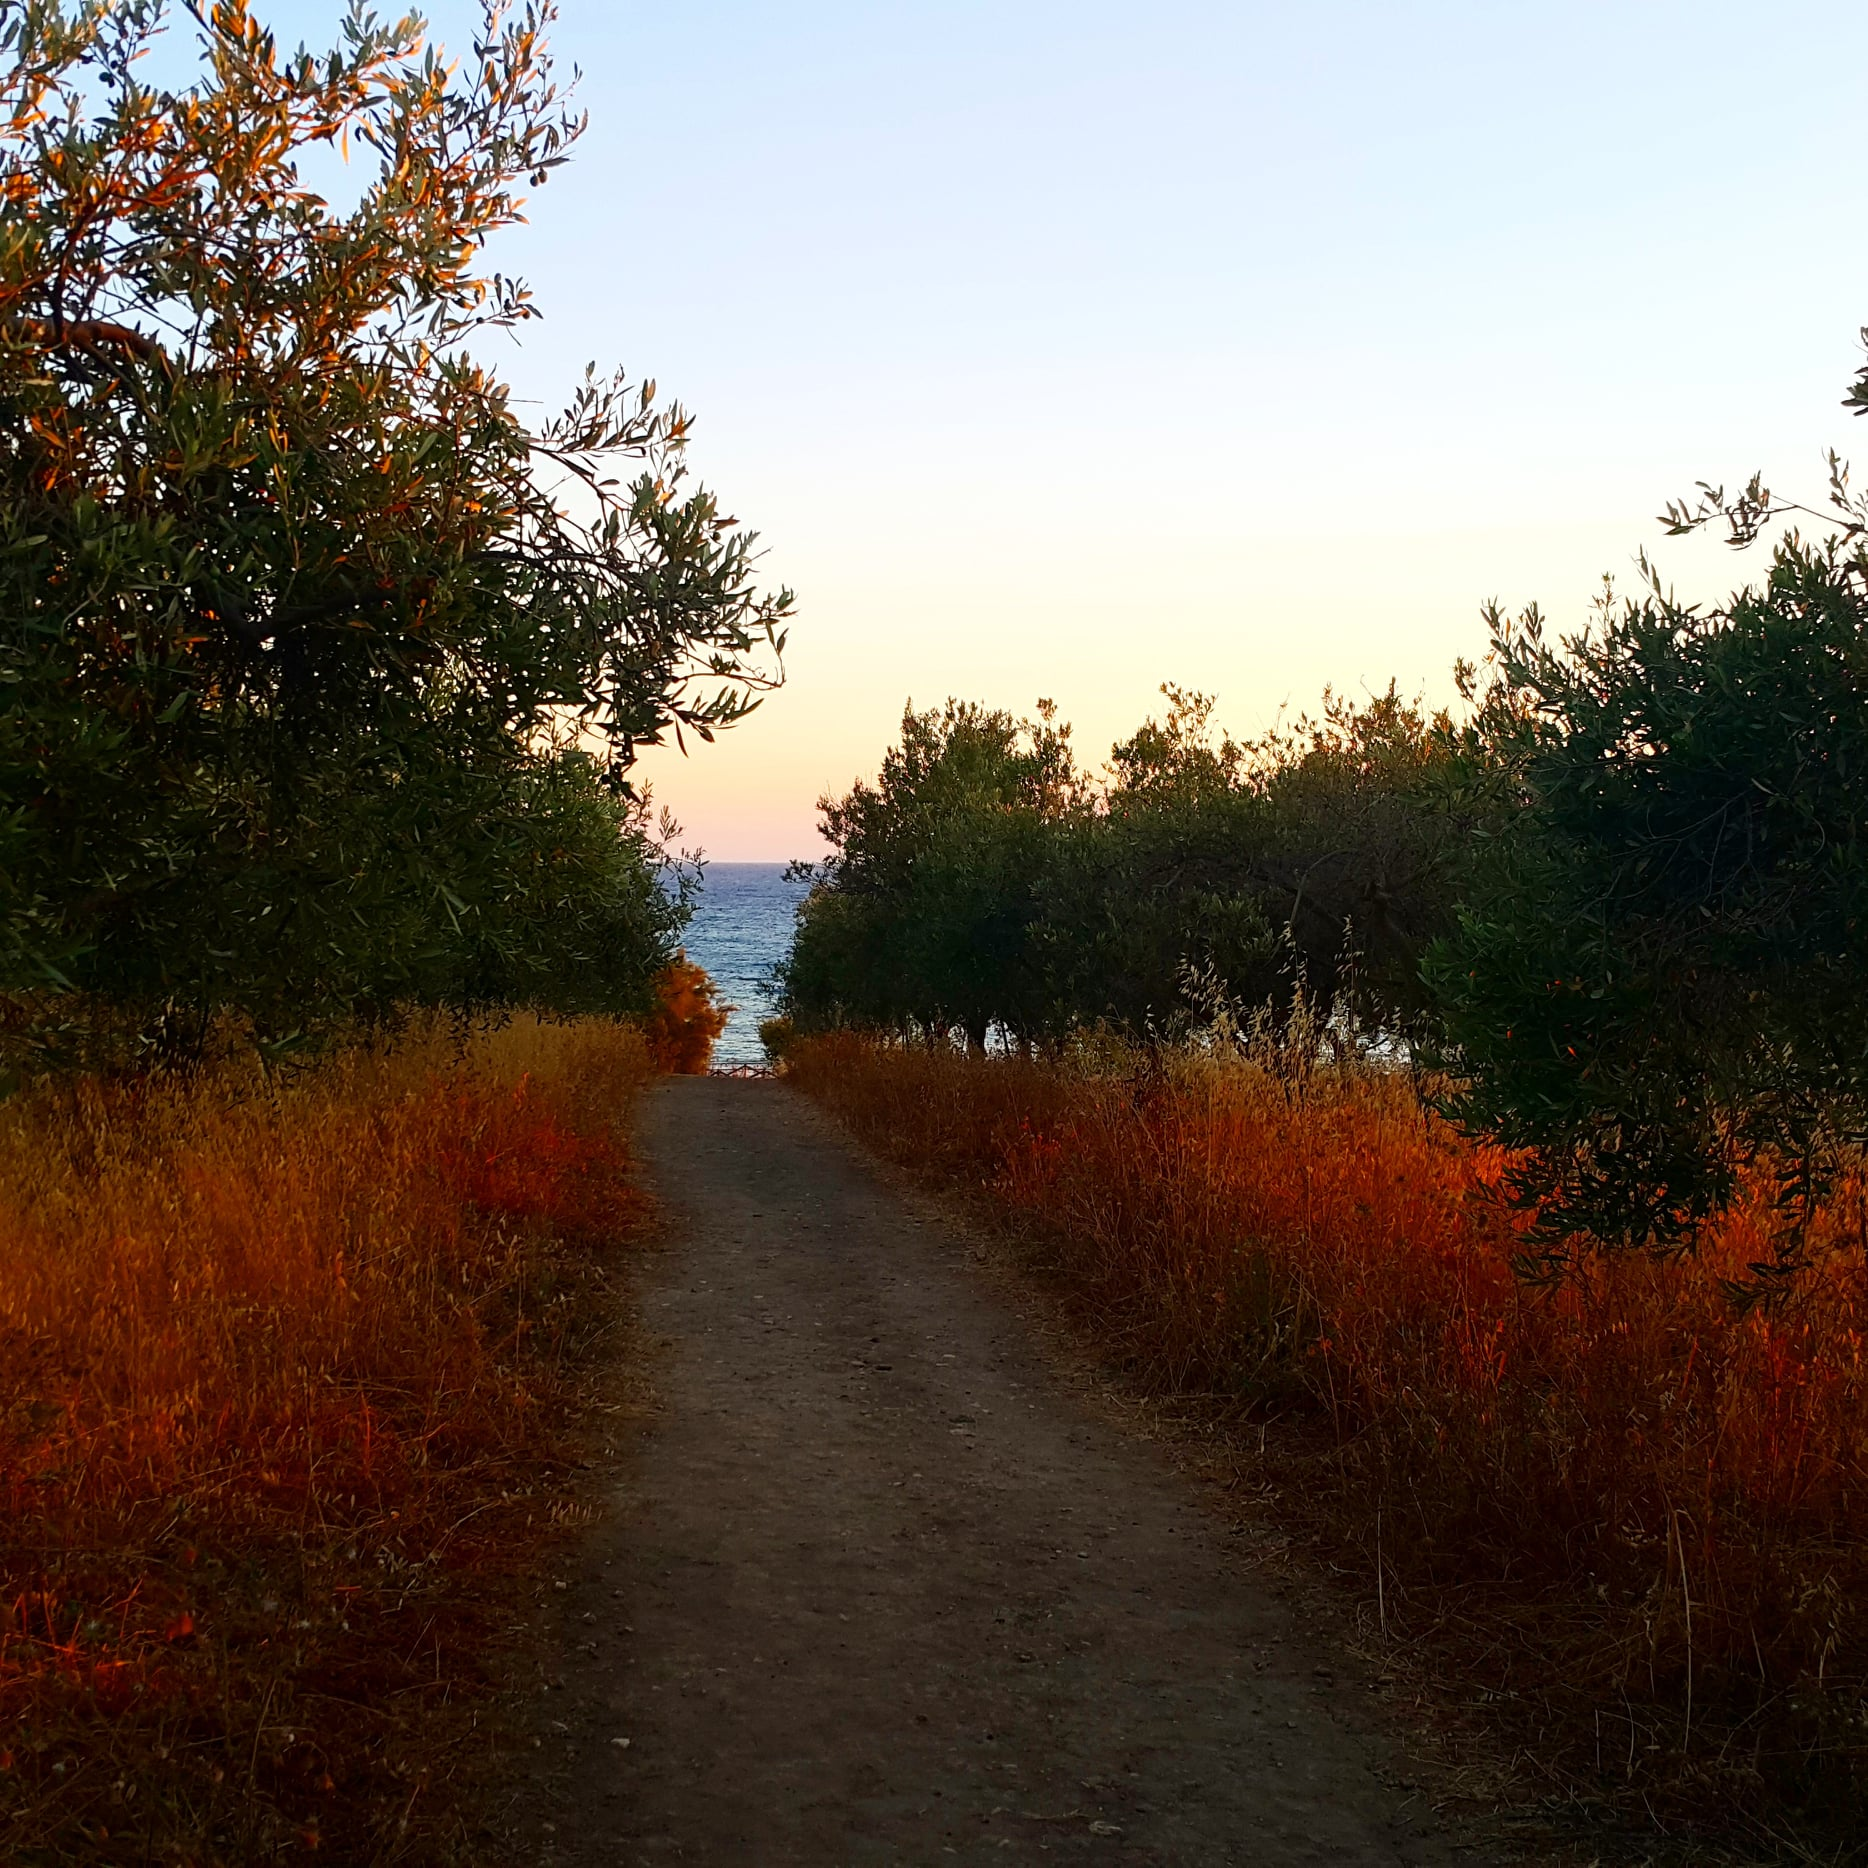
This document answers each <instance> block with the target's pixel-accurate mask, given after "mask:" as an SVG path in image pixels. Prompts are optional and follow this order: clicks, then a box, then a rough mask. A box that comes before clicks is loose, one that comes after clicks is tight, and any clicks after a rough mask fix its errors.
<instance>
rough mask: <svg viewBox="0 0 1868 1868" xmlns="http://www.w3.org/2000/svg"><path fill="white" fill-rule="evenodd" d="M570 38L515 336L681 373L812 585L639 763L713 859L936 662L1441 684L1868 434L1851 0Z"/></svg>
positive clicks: (1856, 33) (828, 770)
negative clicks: (560, 121)
mask: <svg viewBox="0 0 1868 1868" xmlns="http://www.w3.org/2000/svg"><path fill="white" fill-rule="evenodd" d="M257 11H258V12H259V13H260V15H261V17H263V18H265V19H267V20H268V21H269V22H270V23H272V24H274V25H275V26H276V28H277V30H278V31H279V34H280V36H281V37H282V38H284V39H287V40H296V39H297V38H299V37H301V36H302V37H305V38H307V39H309V40H311V41H312V42H314V43H320V42H323V43H328V42H329V40H330V39H331V37H332V36H333V33H332V22H334V20H335V19H336V17H337V13H338V8H337V6H336V4H335V0H332V3H330V4H319V3H318V0H277V3H276V4H272V5H270V6H269V5H267V4H265V0H260V3H259V5H258V7H257ZM428 12H429V17H430V19H431V20H432V22H433V24H434V28H435V34H436V37H437V38H439V39H440V40H441V41H442V42H443V43H444V44H451V45H455V46H459V47H461V48H462V49H465V47H466V45H467V44H468V41H469V37H470V34H471V30H472V25H473V21H474V18H475V12H474V10H473V9H471V8H470V7H468V6H465V5H462V4H459V3H458V0H445V3H443V4H437V5H434V6H432V7H431V8H429V9H428ZM552 39H553V43H554V45H555V47H556V48H557V51H558V54H559V57H560V60H561V62H562V64H563V65H564V66H565V67H566V68H567V73H568V67H569V66H571V65H572V64H575V65H577V66H579V67H581V70H582V77H581V80H580V83H579V89H578V96H579V99H580V101H581V103H582V105H583V106H584V107H585V108H586V109H587V110H588V111H589V114H590V120H591V121H590V129H589V132H588V134H587V136H586V138H585V139H584V141H583V143H582V144H581V145H580V147H579V149H578V151H577V154H576V156H575V158H574V160H573V162H572V164H571V166H570V167H569V168H568V169H566V170H563V171H560V173H559V174H558V175H557V176H555V177H554V178H553V179H552V180H551V181H550V183H549V184H548V185H547V186H546V187H544V188H543V189H541V190H540V191H539V192H538V194H537V195H536V196H535V197H534V199H533V201H532V203H531V205H530V208H529V210H528V224H527V225H526V226H525V227H523V228H520V229H515V230H513V231H512V232H511V233H509V234H507V235H504V236H502V237H501V241H500V243H499V245H498V248H497V251H496V252H495V254H494V255H493V256H492V257H493V261H494V263H496V264H497V265H498V266H499V267H500V268H501V269H502V270H507V271H513V272H518V273H520V274H522V275H523V276H525V277H526V278H527V279H528V280H529V282H530V283H531V285H532V287H533V289H534V292H535V294H536V298H537V302H538V304H539V306H540V307H541V309H542V311H543V313H544V317H543V320H542V322H539V323H535V324H532V325H531V326H529V327H528V328H527V330H526V332H525V334H524V338H523V342H522V344H521V345H520V346H519V347H517V348H501V349H497V350H495V351H494V352H493V353H491V354H492V360H493V361H495V362H496V363H497V364H498V365H499V366H500V367H501V368H503V369H504V370H505V371H506V372H507V374H508V375H509V378H510V380H511V381H512V382H513V383H514V385H515V388H516V390H517V391H518V392H519V393H520V394H521V395H522V396H524V397H527V398H531V399H535V400H536V401H537V402H539V403H540V404H544V405H550V406H554V407H555V406H556V405H557V404H558V403H559V402H561V401H562V400H563V398H564V396H565V395H566V394H567V393H568V391H569V389H570V387H571V385H572V384H573V382H574V381H575V379H576V378H577V376H578V375H579V374H580V373H581V371H582V369H583V366H584V365H585V363H586V362H588V361H593V360H594V361H596V362H598V363H599V364H600V365H602V366H604V367H605V368H608V367H611V366H614V365H619V364H620V365H623V366H626V367H627V368H628V369H629V370H631V371H632V372H635V373H638V374H641V375H645V376H652V377H654V378H655V379H656V381H657V382H658V384H659V385H660V387H661V390H662V392H663V393H664V395H669V396H674V397H678V398H679V400H681V401H682V402H683V403H684V404H686V405H687V406H688V407H689V408H690V409H691V410H693V411H694V413H695V415H696V417H697V424H696V430H695V440H694V444H693V448H692V460H693V465H694V467H695V469H696V471H697V473H698V475H699V476H700V477H701V478H702V479H704V480H705V481H706V482H707V483H708V484H709V485H711V486H713V487H715V488H716V489H717V490H718V492H719V493H720V494H721V496H722V498H723V500H724V502H725V504H726V506H727V508H728V510H730V511H732V512H734V513H735V514H737V515H738V516H739V517H740V518H741V519H742V520H743V521H744V522H745V523H746V524H747V525H748V526H750V527H751V528H753V529H754V530H756V531H757V532H758V533H759V535H760V540H761V546H762V548H763V550H764V552H765V556H764V558H763V560H762V563H761V575H762V578H763V579H764V580H765V581H766V582H767V583H768V584H771V585H778V584H785V585H789V586H790V587H792V588H793V589H794V590H795V591H796V593H797V618H796V623H795V626H794V628H793V631H792V646H791V652H790V654H789V656H788V679H787V683H786V686H785V687H784V689H783V690H782V691H780V692H779V693H777V694H775V695H774V696H772V697H771V698H770V699H768V700H767V701H766V702H765V704H764V705H763V706H762V707H761V709H760V710H759V712H758V713H757V714H755V715H754V716H753V717H752V718H751V719H750V720H749V721H747V722H746V723H744V724H743V725H741V726H739V727H737V728H735V729H734V730H733V731H732V732H731V733H730V734H727V735H725V736H723V737H722V738H721V740H720V741H719V742H718V743H716V744H715V745H713V746H701V747H698V748H696V749H694V751H693V753H692V756H689V757H683V756H682V755H681V754H679V753H678V752H676V751H675V750H674V749H673V748H672V747H671V748H668V749H666V750H657V751H653V752H651V753H649V754H648V755H647V756H646V757H645V759H644V762H643V776H645V777H646V778H647V779H648V780H649V782H650V783H651V784H652V785H653V786H654V788H655V792H656V795H657V798H658V800H659V801H660V802H662V803H664V804H666V805H668V806H670V807H671V808H672V809H673V811H674V812H675V814H676V815H677V817H678V818H679V819H680V820H681V822H682V824H683V826H684V829H685V832H686V841H688V842H689V843H691V844H695V845H698V846H699V847H701V848H704V849H705V850H706V852H707V853H708V854H709V855H710V856H712V857H713V858H715V859H717V860H728V861H731V860H766V859H779V858H789V857H793V856H811V855H814V854H817V853H818V852H819V851H820V850H821V848H822V845H821V842H820V840H819V838H818V837H817V834H816V809H815V804H816V800H817V798H818V797H819V796H820V795H821V794H823V793H824V792H826V791H835V792H841V791H842V790H844V789H846V788H847V787H848V786H849V784H850V783H851V781H852V780H854V779H855V778H857V777H859V776H866V775H870V774H873V772H874V770H875V768H876V765H877V763H878V761H879V759H880V756H881V754H882V751H883V749H884V748H885V746H886V745H887V744H888V743H889V741H890V740H891V739H892V738H893V736H894V734H895V732H896V730H897V728H898V725H899V721H900V718H901V712H902V708H903V706H904V704H905V703H906V702H908V701H910V700H912V702H913V703H914V704H915V705H916V706H927V705H932V704H936V703H938V702H939V701H941V700H942V699H944V698H945V697H947V696H948V695H950V694H951V695H958V696H963V697H966V698H972V699H978V700H983V701H986V702H989V703H991V704H993V705H996V706H1003V707H1007V708H1010V709H1012V710H1014V711H1021V712H1024V711H1029V710H1030V709H1031V707H1032V706H1033V704H1034V703H1035V702H1036V701H1037V699H1038V698H1039V697H1040V696H1044V697H1048V698H1051V699H1054V700H1055V701H1056V702H1057V703H1058V706H1059V708H1060V709H1061V711H1062V713H1063V714H1064V716H1065V717H1066V718H1067V719H1070V720H1072V721H1073V722H1074V723H1075V726H1076V734H1077V741H1078V745H1079V747H1080V749H1081V751H1082V752H1083V753H1084V754H1085V755H1086V756H1087V758H1088V759H1089V762H1090V763H1091V764H1093V765H1094V764H1096V763H1099V762H1100V760H1101V758H1102V757H1103V756H1104V754H1106V752H1107V749H1108V747H1109V745H1110V743H1111V742H1112V741H1113V740H1115V739H1116V738H1118V737H1120V736H1124V735H1126V734H1127V733H1128V732H1129V731H1130V730H1132V729H1133V727H1134V726H1135V725H1136V724H1138V723H1139V721H1140V720H1141V719H1142V718H1143V717H1144V715H1146V714H1147V713H1148V712H1149V711H1150V710H1151V708H1152V709H1154V710H1155V711H1159V706H1160V701H1159V695H1158V688H1159V686H1160V684H1161V683H1162V682H1164V681H1173V682H1176V683H1178V684H1180V685H1182V686H1190V687H1195V688H1199V689H1202V690H1204V691H1206V692H1208V693H1210V694H1213V695H1214V696H1216V697H1217V700H1218V703H1219V705H1218V718H1219V720H1220V721H1221V722H1223V723H1224V724H1225V725H1226V726H1227V727H1229V728H1230V729H1232V730H1233V731H1234V732H1235V733H1239V734H1248V733H1255V732H1258V731H1261V730H1262V729H1263V728H1265V727H1266V726H1268V725H1270V724H1271V723H1272V722H1273V721H1274V720H1276V719H1277V718H1279V717H1280V716H1281V715H1284V716H1287V717H1288V715H1290V714H1292V713H1296V712H1301V711H1302V710H1304V709H1305V708H1307V707H1309V708H1314V707H1315V705H1316V704H1317V702H1318V700H1319V697H1320V696H1321V694H1322V691H1323V689H1324V688H1325V686H1326V685H1329V686H1333V687H1335V688H1336V689H1337V690H1338V691H1347V692H1349V693H1351V694H1355V693H1359V692H1362V691H1364V690H1365V689H1380V688H1383V687H1385V686H1386V685H1387V683H1388V681H1389V680H1390V679H1391V678H1392V679H1396V680H1398V681H1399V682H1400V684H1401V686H1402V688H1403V689H1404V690H1406V691H1408V692H1410V693H1413V692H1418V693H1420V694H1422V695H1424V696H1425V697H1426V698H1427V699H1429V700H1430V701H1435V702H1438V701H1443V700H1446V699H1448V698H1450V696H1451V692H1452V682H1451V669H1452V665H1453V663H1454V661H1455V659H1456V658H1457V657H1459V656H1462V655H1463V656H1468V657H1477V656H1478V655H1480V654H1482V653H1483V650H1484V646H1485V637H1484V630H1483V626H1482V624H1481V621H1480V611H1481V607H1482V605H1483V604H1484V603H1485V602H1486V601H1487V600H1488V599H1494V598H1495V599H1498V600H1499V601H1501V602H1503V603H1505V604H1506V605H1507V606H1508V607H1511V608H1514V609H1515V608H1517V607H1519V606H1521V605H1523V604H1525V603H1528V602H1531V601H1533V600H1535V601H1536V602H1538V603H1539V604H1540V605H1541V606H1542V607H1543V608H1544V610H1545V612H1546V614H1548V615H1550V616H1551V617H1553V618H1554V619H1555V620H1556V621H1557V622H1558V623H1560V624H1563V625H1566V626H1580V625H1581V624H1582V623H1583V622H1584V621H1585V619H1586V617H1587V614H1588V610H1589V605H1590V602H1591V599H1592V598H1593V596H1594V595H1595V593H1596V591H1597V590H1598V589H1599V588H1600V580H1601V578H1602V576H1603V575H1604V574H1605V573H1607V574H1612V575H1614V576H1615V577H1616V578H1617V579H1618V580H1619V581H1620V582H1621V583H1622V584H1623V585H1624V586H1628V587H1631V586H1632V583H1633V575H1634V560H1635V556H1636V553H1637V552H1638V551H1639V550H1640V549H1641V548H1642V547H1643V546H1646V547H1648V548H1649V550H1650V551H1651V552H1652V553H1653V555H1654V556H1655V557H1656V559H1657V560H1658V562H1659V564H1660V566H1661V568H1662V570H1663V572H1664V573H1665V574H1666V575H1667V576H1668V577H1669V578H1671V579H1672V580H1674V581H1675V583H1676V584H1677V586H1678V588H1679V589H1680V590H1681V591H1682V592H1683V593H1685V594H1687V595H1689V596H1694V597H1698V598H1706V599H1710V598H1715V597H1718V596H1720V595H1723V594H1724V593H1725V592H1726V591H1727V590H1729V589H1730V588H1731V587H1732V586H1733V585H1734V584H1735V583H1737V582H1740V581H1742V580H1743V579H1744V578H1745V577H1746V576H1748V575H1756V574H1757V573H1758V572H1759V571H1760V570H1761V569H1762V564H1761V562H1760V561H1759V560H1758V559H1757V558H1756V557H1755V556H1754V557H1752V558H1738V559H1735V558H1734V557H1733V556H1732V554H1731V553H1730V552H1729V551H1728V550H1727V549H1726V548H1724V547H1723V546H1721V545H1719V544H1717V543H1716V542H1714V541H1697V540H1696V541H1684V542H1681V541H1676V542H1668V541H1665V540H1663V539H1661V537H1660V527H1659V526H1658V525H1657V524H1656V523H1655V520H1654V515H1655V514H1656V513H1658V512H1659V511H1660V509H1661V507H1662V505H1663V504H1664V503H1665V501H1666V500H1667V499H1668V498H1670V497H1674V496H1677V495H1679V494H1681V493H1684V492H1686V491H1688V490H1690V489H1691V487H1692V486H1693V483H1694V482H1695V481H1697V480H1700V479H1711V480H1714V481H1721V480H1722V481H1725V482H1727V483H1728V484H1730V483H1738V482H1742V481H1743V480H1744V479H1745V478H1747V477H1748V476H1749V474H1750V473H1751V472H1752V471H1753V470H1754V469H1759V468H1762V469H1763V470H1764V471H1765V474H1766V478H1767V481H1768V482H1769V483H1770V484H1771V485H1772V486H1774V487H1775V488H1777V489H1778V490H1779V491H1780V492H1785V493H1801V494H1803V495H1804V496H1806V497H1809V498H1811V499H1812V501H1813V500H1814V498H1815V497H1816V496H1817V495H1819V494H1820V492H1821V489H1822V486H1823V483H1824V467H1823V461H1822V453H1823V449H1824V448H1825V447H1827V446H1830V445H1835V446H1838V447H1840V448H1842V449H1843V451H1844V452H1845V453H1846V452H1847V451H1848V448H1849V445H1850V444H1851V442H1852V441H1853V440H1854V439H1855V435H1854V434H1853V433H1852V432H1851V428H1850V418H1849V417H1848V416H1847V415H1845V414H1844V412H1843V411H1842V409H1841V408H1840V406H1839V403H1840V398H1841V395H1842V393H1843V391H1844V389H1845V388H1846V386H1847V384H1848V382H1849V380H1850V378H1851V376H1852V375H1853V372H1854V370H1855V368H1856V367H1857V365H1858V363H1859V362H1861V361H1862V356H1861V351H1860V343H1859V337H1858V329H1859V327H1860V326H1861V325H1862V324H1864V323H1868V244H1865V243H1864V242H1863V241H1862V240H1861V239H1860V237H1859V227H1860V198H1861V188H1862V182H1863V169H1864V158H1865V157H1868V137H1865V135H1864V131H1865V129H1868V110H1864V104H1865V103H1868V96H1865V95H1864V92H1865V88H1868V78H1865V77H1864V74H1865V73H1868V9H1864V8H1861V7H1859V6H1845V5H1839V4H1799V3H1798V0H1777V4H1775V5H1774V6H1772V7H1771V8H1770V9H1758V8H1756V7H1754V6H1749V5H1746V6H1739V5H1732V4H1726V3H1725V0H1701V3H1699V4H1694V5H1690V6H1689V5H1684V4H1680V5H1676V4H1649V3H1648V0H1615V3H1614V4H1594V3H1593V0H1562V3H1561V4H1541V3H1533V0H1494V3H1492V4H1479V3H1477V0H1472V3H1468V4H1443V3H1437V0H1423V3H1420V4H1409V3H1408V0H1380V3H1379V4H1346V3H1343V0H1311V3H1310V4H1307V5H1304V6H1301V7H1290V6H1287V5H1279V6H1272V5H1262V4H1258V3H1257V0H1246V3H1238V4H1232V5H1207V4H1189V3H1184V0H1155V4H1153V5H1151V6H1148V7H1138V6H1135V5H1133V4H1123V5H1110V4H1103V3H1102V0H1071V3H1070V4H1052V3H1050V0H995V3H994V4H990V5H987V4H979V5H974V4H920V5H903V4H894V5H886V4H868V5H861V4H833V3H829V0H789V4H786V5H784V6H779V5H775V4H770V3H769V0H768V3H767V4H763V5H758V4H750V3H730V0H681V4H678V5H662V6H653V7H651V6H646V5H636V4H630V3H629V0H563V3H562V7H561V13H560V17H559V19H558V22H557V24H556V26H555V28H554V30H553V34H552ZM1864 471H1868V468H1865V469H1864Z"/></svg>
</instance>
